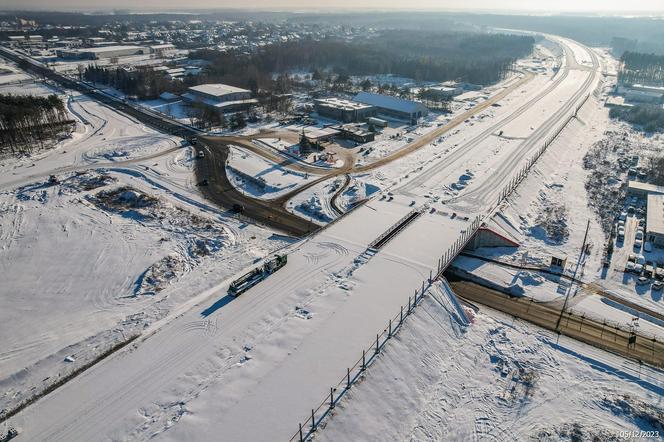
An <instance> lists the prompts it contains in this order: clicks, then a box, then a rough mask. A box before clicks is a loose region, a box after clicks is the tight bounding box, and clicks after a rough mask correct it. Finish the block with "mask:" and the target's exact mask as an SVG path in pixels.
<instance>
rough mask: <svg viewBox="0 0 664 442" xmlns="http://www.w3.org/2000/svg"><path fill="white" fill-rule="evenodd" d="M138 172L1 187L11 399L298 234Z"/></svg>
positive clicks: (6, 383) (5, 361)
mask: <svg viewBox="0 0 664 442" xmlns="http://www.w3.org/2000/svg"><path fill="white" fill-rule="evenodd" d="M134 174H135V175H136V176H135V177H132V176H131V175H127V174H125V173H99V172H88V173H83V174H66V175H59V176H58V177H59V179H60V180H61V183H60V184H57V185H49V184H48V183H45V182H37V183H34V184H32V185H28V186H25V187H22V188H19V189H17V190H16V191H6V192H4V193H2V194H0V211H1V213H2V216H1V217H0V220H1V222H0V237H2V244H3V246H2V249H1V250H0V266H1V268H2V273H3V275H5V277H4V283H3V287H2V293H1V295H2V296H0V299H1V300H2V301H1V303H2V306H1V308H0V311H2V319H0V324H1V325H0V336H2V337H3V344H2V347H3V351H2V352H0V367H1V368H0V372H1V373H3V374H4V375H3V377H2V380H0V384H2V386H3V389H2V390H3V392H2V396H1V399H0V401H1V402H0V408H10V407H11V406H13V405H16V404H17V403H18V402H20V400H22V399H24V398H25V397H26V396H27V395H28V394H29V393H30V389H31V388H32V387H36V388H37V390H39V389H41V388H43V387H45V386H46V385H48V384H49V383H51V382H52V381H53V380H54V379H57V376H59V375H63V374H64V373H67V372H69V371H70V370H72V369H74V368H75V367H77V366H79V365H80V364H82V363H84V362H86V361H88V360H90V359H91V358H93V357H94V356H96V355H97V354H99V353H100V352H101V351H103V350H104V349H105V348H106V345H107V344H108V342H112V341H115V340H120V337H129V336H131V334H132V333H135V332H139V331H141V330H142V329H143V328H144V327H146V326H147V325H149V324H151V323H152V322H154V321H156V320H159V319H161V318H163V317H165V316H166V315H167V314H168V313H169V312H171V311H172V310H174V309H177V307H178V306H180V305H182V304H184V303H186V302H187V301H188V300H189V299H191V298H192V297H193V296H194V295H196V294H197V293H199V292H200V291H202V290H203V289H205V288H208V287H210V286H212V285H214V284H215V283H218V282H220V281H222V280H224V279H225V278H227V277H228V276H230V275H233V274H235V273H236V272H238V271H239V270H241V269H242V268H244V267H245V266H247V265H248V264H250V263H251V262H253V260H254V259H256V258H258V257H261V256H264V255H265V254H267V253H269V252H270V251H271V250H274V249H277V248H280V247H282V246H284V245H285V244H287V242H285V241H283V240H282V239H280V238H278V237H277V238H274V239H271V238H270V236H271V235H270V233H269V232H266V231H263V230H261V229H258V228H254V227H251V226H242V225H238V224H237V223H236V222H233V221H231V220H227V219H225V218H224V217H223V216H221V215H220V214H219V213H215V212H214V210H210V209H209V208H207V209H206V210H202V209H201V207H198V206H192V205H190V204H189V205H185V204H184V202H183V201H182V199H177V198H169V195H168V193H164V191H163V189H160V188H154V187H153V186H151V185H150V184H149V182H148V181H146V180H144V179H142V177H141V176H140V175H139V174H138V173H137V172H133V173H132V175H134ZM202 208H205V207H204V206H202ZM63 251H66V253H64V254H63ZM67 356H70V357H72V358H73V359H74V361H73V362H66V361H65V359H64V358H65V357H67ZM19 373H20V376H19V375H18V374H19Z"/></svg>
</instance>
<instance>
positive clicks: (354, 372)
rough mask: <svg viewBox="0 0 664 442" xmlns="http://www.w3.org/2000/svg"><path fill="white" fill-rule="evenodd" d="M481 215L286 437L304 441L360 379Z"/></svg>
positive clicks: (462, 242) (451, 257)
mask: <svg viewBox="0 0 664 442" xmlns="http://www.w3.org/2000/svg"><path fill="white" fill-rule="evenodd" d="M414 212H417V211H416V210H413V211H411V212H409V213H408V215H406V216H404V217H403V218H402V219H401V220H400V222H403V221H404V220H405V219H406V218H408V217H409V216H412V215H413V214H414ZM483 219H484V217H483V216H481V215H480V216H477V217H476V218H475V219H474V220H473V221H472V222H471V223H470V226H469V227H468V228H467V229H466V230H464V231H463V232H462V233H461V236H460V237H459V238H458V239H457V240H456V242H455V243H454V244H453V245H451V246H450V247H449V248H448V249H447V250H446V251H445V253H443V254H442V255H441V257H440V259H439V260H438V263H437V267H436V269H435V273H434V269H432V270H431V271H430V272H429V278H428V279H426V280H424V281H422V286H421V287H418V288H417V289H415V293H414V295H413V296H409V297H408V303H407V304H404V305H402V306H401V308H400V310H399V312H398V313H397V314H396V315H394V316H393V317H392V318H391V319H389V321H388V322H387V326H386V327H385V328H384V329H383V330H382V331H381V332H380V333H377V334H376V340H375V341H372V342H371V343H370V344H369V345H368V346H365V348H364V350H362V357H360V358H359V359H358V360H357V361H356V362H355V364H353V366H352V367H349V368H347V369H346V374H345V376H343V377H342V378H341V379H340V380H339V382H337V383H336V384H335V385H333V386H331V387H330V393H329V394H328V395H326V396H325V398H324V399H323V401H322V402H321V403H320V404H318V406H317V407H316V408H312V409H311V415H310V416H309V417H308V418H307V420H305V421H304V422H301V423H300V424H299V427H298V430H297V431H296V432H295V434H294V435H293V436H292V437H291V439H290V440H291V441H298V440H299V441H305V440H309V439H310V438H311V436H312V435H313V433H315V432H316V430H317V429H318V427H319V426H320V424H321V423H322V422H323V421H324V420H325V418H327V417H328V416H329V415H330V413H331V412H332V411H333V410H334V408H335V407H336V405H337V404H338V403H339V401H340V400H341V399H342V398H343V397H344V396H345V395H346V393H348V391H349V390H350V389H351V388H352V386H353V385H355V384H356V383H357V382H358V381H359V380H361V378H362V376H363V375H364V373H365V371H366V370H367V368H368V367H369V366H370V365H371V364H372V363H373V362H374V361H375V359H376V358H377V357H378V355H379V354H380V352H381V351H382V350H383V348H384V347H385V345H386V344H387V342H388V341H389V340H390V339H391V338H392V337H394V336H395V335H396V334H397V333H398V332H399V331H400V330H401V327H402V326H403V323H404V321H405V320H406V318H408V316H410V315H411V314H412V313H413V310H414V309H415V307H417V306H418V305H419V303H420V302H421V301H422V299H423V298H424V296H425V295H426V294H427V291H428V290H429V288H431V286H432V284H433V283H434V282H435V281H436V280H438V279H439V278H440V277H441V276H442V274H443V272H444V271H445V269H446V268H447V266H448V265H449V264H450V263H451V262H452V260H453V259H454V258H455V257H456V255H457V253H458V252H459V251H460V250H461V249H463V248H464V247H465V246H466V244H467V243H468V242H469V241H470V240H471V239H472V237H473V235H474V234H475V232H477V230H478V229H479V227H480V226H481V225H482V221H483ZM400 222H397V223H396V224H395V225H399V224H400ZM389 231H392V229H390V230H388V232H389ZM379 238H380V237H379Z"/></svg>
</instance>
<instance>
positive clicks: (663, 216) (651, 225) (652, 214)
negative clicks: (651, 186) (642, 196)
mask: <svg viewBox="0 0 664 442" xmlns="http://www.w3.org/2000/svg"><path fill="white" fill-rule="evenodd" d="M647 218H648V219H647V221H646V226H648V233H656V234H658V235H664V195H661V194H650V195H648V215H647Z"/></svg>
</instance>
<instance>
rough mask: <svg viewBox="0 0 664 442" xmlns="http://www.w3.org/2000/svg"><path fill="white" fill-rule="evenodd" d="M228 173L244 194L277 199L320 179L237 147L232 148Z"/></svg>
mask: <svg viewBox="0 0 664 442" xmlns="http://www.w3.org/2000/svg"><path fill="white" fill-rule="evenodd" d="M226 172H227V173H228V176H229V178H230V181H231V183H232V184H233V185H234V186H235V187H236V188H237V189H239V190H240V191H241V192H242V193H245V194H248V195H251V196H252V197H254V198H261V199H273V198H278V197H279V196H281V195H283V194H285V193H288V192H291V191H293V190H295V189H297V188H298V187H301V186H303V185H305V184H306V183H308V182H310V181H312V180H314V179H316V178H317V177H316V176H312V175H309V174H307V173H303V172H297V171H294V170H292V169H288V168H286V167H283V166H282V165H280V164H277V163H274V162H271V161H268V160H266V159H265V158H263V157H261V156H258V155H256V154H254V153H252V152H250V151H247V150H243V149H239V148H235V147H233V148H231V150H230V154H229V157H228V161H227V163H226Z"/></svg>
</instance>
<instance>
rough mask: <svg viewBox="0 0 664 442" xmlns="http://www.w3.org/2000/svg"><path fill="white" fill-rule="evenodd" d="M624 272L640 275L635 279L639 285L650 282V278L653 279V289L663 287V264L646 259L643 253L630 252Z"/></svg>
mask: <svg viewBox="0 0 664 442" xmlns="http://www.w3.org/2000/svg"><path fill="white" fill-rule="evenodd" d="M625 273H634V274H637V275H640V276H639V279H638V280H637V284H639V285H645V284H650V282H651V279H654V282H653V283H652V289H653V290H662V289H663V288H664V264H662V263H655V262H653V261H647V260H646V258H645V257H644V256H643V255H640V254H639V255H636V254H634V253H632V254H630V255H629V258H628V259H627V264H625Z"/></svg>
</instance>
